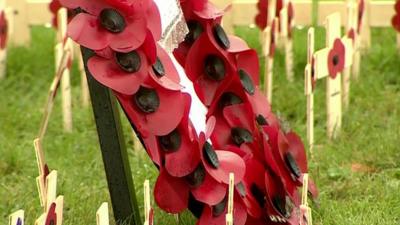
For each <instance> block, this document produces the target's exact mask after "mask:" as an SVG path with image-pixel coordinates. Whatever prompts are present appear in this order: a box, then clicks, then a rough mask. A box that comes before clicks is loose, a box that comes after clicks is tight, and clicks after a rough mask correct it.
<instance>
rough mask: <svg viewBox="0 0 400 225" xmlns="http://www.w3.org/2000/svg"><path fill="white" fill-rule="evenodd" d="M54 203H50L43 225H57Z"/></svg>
mask: <svg viewBox="0 0 400 225" xmlns="http://www.w3.org/2000/svg"><path fill="white" fill-rule="evenodd" d="M56 208H57V205H56V203H52V204H51V205H50V207H49V209H48V211H47V216H46V222H45V225H57V214H56Z"/></svg>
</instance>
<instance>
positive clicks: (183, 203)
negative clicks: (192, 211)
mask: <svg viewBox="0 0 400 225" xmlns="http://www.w3.org/2000/svg"><path fill="white" fill-rule="evenodd" d="M154 199H155V201H156V203H157V205H158V206H159V207H160V208H161V209H163V210H164V211H166V212H168V213H173V214H177V213H180V212H182V211H183V210H185V209H186V208H187V207H188V201H189V186H188V184H187V183H186V182H185V180H184V179H182V178H177V177H173V176H171V175H169V174H168V173H167V171H165V170H163V169H161V171H160V175H159V176H158V178H157V182H156V185H155V187H154Z"/></svg>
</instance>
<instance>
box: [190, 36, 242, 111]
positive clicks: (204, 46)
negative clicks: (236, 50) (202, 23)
mask: <svg viewBox="0 0 400 225" xmlns="http://www.w3.org/2000/svg"><path fill="white" fill-rule="evenodd" d="M185 71H186V74H187V76H188V78H189V79H190V80H191V81H192V82H193V84H194V88H195V91H196V93H197V95H198V96H199V98H200V100H201V101H202V102H203V103H204V104H205V105H206V106H209V105H210V104H211V101H212V100H213V99H214V98H215V94H216V93H217V90H218V89H221V88H222V87H223V84H225V83H226V82H225V83H224V82H223V80H229V77H231V76H232V74H234V71H235V68H234V63H233V58H232V56H231V55H230V54H229V53H228V52H226V51H222V50H221V49H220V47H219V46H218V44H217V43H216V41H214V40H212V39H211V40H210V37H209V36H208V35H207V34H206V33H203V34H202V35H201V36H200V37H199V38H198V40H197V41H196V42H195V43H194V45H193V46H192V48H191V49H190V51H189V54H188V56H187V60H186V65H185Z"/></svg>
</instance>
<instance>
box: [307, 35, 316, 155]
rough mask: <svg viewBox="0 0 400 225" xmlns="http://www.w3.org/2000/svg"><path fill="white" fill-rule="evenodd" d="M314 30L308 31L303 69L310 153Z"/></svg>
mask: <svg viewBox="0 0 400 225" xmlns="http://www.w3.org/2000/svg"><path fill="white" fill-rule="evenodd" d="M314 34H315V31H314V28H313V27H311V28H310V29H308V35H307V65H306V68H305V73H304V74H305V77H304V81H305V85H304V87H305V94H306V97H307V141H308V146H309V148H310V152H311V153H312V152H313V148H314V85H315V79H314V70H313V66H314V65H313V63H314V59H313V57H314V49H315V44H314V36H315V35H314Z"/></svg>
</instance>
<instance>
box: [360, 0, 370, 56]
mask: <svg viewBox="0 0 400 225" xmlns="http://www.w3.org/2000/svg"><path fill="white" fill-rule="evenodd" d="M358 1H362V0H358ZM364 4H365V13H364V16H363V17H362V18H361V33H360V35H361V48H363V49H369V48H370V47H371V27H370V14H371V2H370V1H369V0H364Z"/></svg>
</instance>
